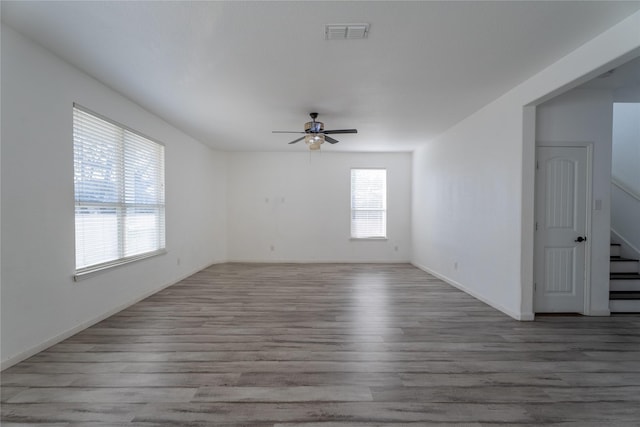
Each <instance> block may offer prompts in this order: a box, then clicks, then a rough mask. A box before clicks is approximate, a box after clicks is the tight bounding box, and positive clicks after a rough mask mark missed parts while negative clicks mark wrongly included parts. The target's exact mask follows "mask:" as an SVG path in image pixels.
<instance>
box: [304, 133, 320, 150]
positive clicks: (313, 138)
mask: <svg viewBox="0 0 640 427" xmlns="http://www.w3.org/2000/svg"><path fill="white" fill-rule="evenodd" d="M304 142H305V144H307V145H308V146H309V150H319V149H320V146H321V145H322V144H324V135H323V134H321V133H314V134H310V135H307V136H305V137H304Z"/></svg>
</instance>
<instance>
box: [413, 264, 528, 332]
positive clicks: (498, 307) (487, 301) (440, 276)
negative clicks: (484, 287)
mask: <svg viewBox="0 0 640 427" xmlns="http://www.w3.org/2000/svg"><path fill="white" fill-rule="evenodd" d="M411 264H412V265H414V266H415V267H417V268H419V269H420V270H422V271H425V272H427V273H429V274H431V275H433V276H435V277H437V278H438V279H440V280H442V281H444V282H446V283H448V284H449V285H451V286H453V287H454V288H458V289H460V290H461V291H463V292H465V293H467V294H469V295H471V296H472V297H474V298H476V299H478V300H480V301H482V302H483V303H485V304H487V305H489V306H491V307H493V308H495V309H496V310H498V311H501V312H503V313H504V314H506V315H508V316H510V317H513V318H514V319H516V320H521V321H525V320H526V321H529V320H533V319H534V314H533V313H522V312H515V311H513V310H510V309H508V308H506V307H503V306H502V305H500V304H497V303H495V302H494V301H491V300H490V299H488V298H487V297H485V296H484V295H481V294H479V293H477V292H476V291H473V290H471V289H469V288H468V287H466V286H465V285H463V284H462V283H459V282H456V281H455V280H453V279H451V278H449V277H447V276H445V275H443V274H440V273H438V272H437V271H434V270H432V269H430V268H428V267H425V266H423V265H420V264H416V263H413V262H412V263H411Z"/></svg>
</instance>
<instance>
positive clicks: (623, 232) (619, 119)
mask: <svg viewBox="0 0 640 427" xmlns="http://www.w3.org/2000/svg"><path fill="white" fill-rule="evenodd" d="M634 95H635V96H634ZM614 96H615V98H614V100H615V99H620V98H622V97H624V99H625V100H626V101H627V102H624V103H614V104H613V153H612V155H613V164H612V173H611V175H612V177H613V178H614V180H615V185H612V187H611V229H612V230H613V232H614V235H615V237H616V239H617V240H618V241H619V243H622V254H623V255H624V256H627V257H631V258H636V257H638V256H640V86H636V87H635V88H629V90H625V91H623V93H621V92H617V93H615V94H614ZM632 101H633V102H632Z"/></svg>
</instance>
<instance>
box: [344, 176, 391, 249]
mask: <svg viewBox="0 0 640 427" xmlns="http://www.w3.org/2000/svg"><path fill="white" fill-rule="evenodd" d="M360 170H377V171H384V200H383V206H384V207H383V208H381V209H357V208H354V206H353V172H354V171H360ZM388 177H389V173H388V169H387V168H380V167H353V168H351V169H350V171H349V178H350V188H349V196H350V200H349V204H350V209H349V214H350V227H349V228H350V240H383V241H384V240H388V239H389V233H388V222H389V221H388V199H389V185H388V182H389V179H388ZM358 210H360V211H364V210H367V211H378V212H383V218H384V224H383V226H384V235H382V236H366V237H358V236H354V230H353V223H354V220H353V212H354V211H358Z"/></svg>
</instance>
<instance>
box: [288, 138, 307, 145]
mask: <svg viewBox="0 0 640 427" xmlns="http://www.w3.org/2000/svg"><path fill="white" fill-rule="evenodd" d="M303 139H304V136H302V137H300V138H298V139H294V140H293V141H291V142H290V143H289V144H295V143H296V142H298V141H302V140H303Z"/></svg>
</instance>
